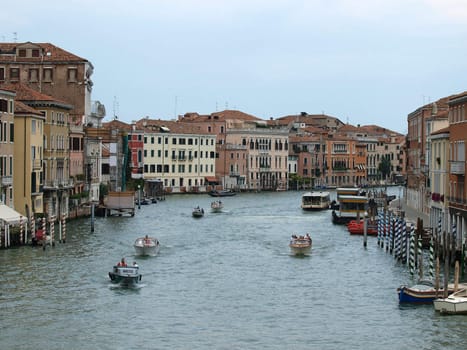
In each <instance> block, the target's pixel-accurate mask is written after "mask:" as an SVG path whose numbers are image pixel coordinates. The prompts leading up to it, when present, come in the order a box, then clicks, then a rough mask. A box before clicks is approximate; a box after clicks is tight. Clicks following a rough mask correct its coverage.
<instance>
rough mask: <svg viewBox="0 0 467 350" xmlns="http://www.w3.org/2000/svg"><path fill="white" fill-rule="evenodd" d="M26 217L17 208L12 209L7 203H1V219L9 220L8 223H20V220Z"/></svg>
mask: <svg viewBox="0 0 467 350" xmlns="http://www.w3.org/2000/svg"><path fill="white" fill-rule="evenodd" d="M21 219H23V220H25V219H26V218H25V217H24V216H22V215H21V214H20V213H18V212H17V211H16V210H13V209H11V208H10V207H9V206H7V205H5V204H0V220H3V221H5V222H7V223H8V224H16V223H19V222H20V220H21Z"/></svg>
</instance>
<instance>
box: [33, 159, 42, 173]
mask: <svg viewBox="0 0 467 350" xmlns="http://www.w3.org/2000/svg"><path fill="white" fill-rule="evenodd" d="M32 168H33V170H39V169H41V168H42V161H41V160H40V159H33V160H32Z"/></svg>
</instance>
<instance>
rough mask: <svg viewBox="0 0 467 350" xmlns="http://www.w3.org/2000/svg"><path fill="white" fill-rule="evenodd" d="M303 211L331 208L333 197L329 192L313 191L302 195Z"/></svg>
mask: <svg viewBox="0 0 467 350" xmlns="http://www.w3.org/2000/svg"><path fill="white" fill-rule="evenodd" d="M301 206H302V209H303V210H324V209H329V207H330V206H331V196H330V194H329V192H327V191H312V192H307V193H304V194H303V195H302V205H301Z"/></svg>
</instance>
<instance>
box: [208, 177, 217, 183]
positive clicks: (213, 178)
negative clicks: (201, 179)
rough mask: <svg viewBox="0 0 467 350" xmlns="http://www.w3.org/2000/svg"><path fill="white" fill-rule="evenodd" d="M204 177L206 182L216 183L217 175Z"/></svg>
mask: <svg viewBox="0 0 467 350" xmlns="http://www.w3.org/2000/svg"><path fill="white" fill-rule="evenodd" d="M205 179H206V182H210V183H211V182H215V183H217V177H215V176H206V177H205Z"/></svg>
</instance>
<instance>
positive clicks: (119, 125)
mask: <svg viewBox="0 0 467 350" xmlns="http://www.w3.org/2000/svg"><path fill="white" fill-rule="evenodd" d="M102 127H103V128H105V129H119V130H126V131H131V130H132V129H133V128H132V126H131V125H130V124H128V123H125V122H122V121H121V120H118V119H114V120H111V121H110V122H105V123H102Z"/></svg>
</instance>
